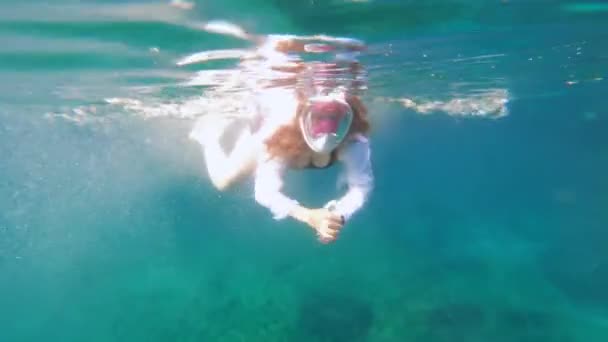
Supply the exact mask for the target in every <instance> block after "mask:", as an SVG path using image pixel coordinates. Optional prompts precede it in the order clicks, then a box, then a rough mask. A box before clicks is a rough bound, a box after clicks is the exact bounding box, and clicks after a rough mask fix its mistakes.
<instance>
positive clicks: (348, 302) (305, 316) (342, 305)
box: [296, 293, 374, 342]
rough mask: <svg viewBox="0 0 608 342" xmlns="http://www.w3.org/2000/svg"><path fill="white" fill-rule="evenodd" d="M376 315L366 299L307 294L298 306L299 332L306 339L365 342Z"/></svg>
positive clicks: (297, 329)
mask: <svg viewBox="0 0 608 342" xmlns="http://www.w3.org/2000/svg"><path fill="white" fill-rule="evenodd" d="M373 320H374V315H373V312H372V309H371V307H370V306H369V305H368V304H367V303H365V302H364V301H363V300H361V299H359V298H356V297H352V296H347V295H343V294H336V293H331V294H330V293H313V294H310V295H308V296H305V297H304V298H303V299H302V301H301V302H300V306H299V308H298V318H297V321H296V333H297V335H299V336H300V337H301V338H302V340H303V341H309V342H312V341H324V342H339V341H348V342H354V341H365V339H366V337H367V334H368V332H369V330H370V328H371V326H372V323H373Z"/></svg>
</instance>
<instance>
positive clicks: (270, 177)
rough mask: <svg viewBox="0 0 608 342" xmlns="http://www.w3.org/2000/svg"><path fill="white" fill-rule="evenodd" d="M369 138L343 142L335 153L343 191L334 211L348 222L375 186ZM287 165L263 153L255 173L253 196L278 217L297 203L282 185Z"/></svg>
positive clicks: (359, 136)
mask: <svg viewBox="0 0 608 342" xmlns="http://www.w3.org/2000/svg"><path fill="white" fill-rule="evenodd" d="M370 156H371V153H370V147H369V140H368V139H367V138H366V137H364V136H362V135H357V136H355V137H353V138H351V139H350V140H349V141H347V142H346V145H345V146H343V147H342V148H341V149H340V151H339V152H338V155H337V161H338V162H342V163H343V164H344V169H343V170H344V173H343V175H342V177H341V178H342V179H343V181H344V182H345V183H346V185H347V190H346V193H345V194H344V195H343V196H341V197H339V198H338V199H336V202H337V203H336V206H335V212H336V213H337V214H339V215H342V216H343V217H344V219H345V221H348V220H349V219H350V218H351V217H352V216H353V214H355V213H356V212H357V211H358V210H359V209H360V208H361V207H362V206H363V205H364V204H365V202H366V200H367V198H368V196H369V194H370V192H371V190H372V189H373V185H374V175H373V170H372V165H371V159H370ZM286 167H287V165H285V164H284V163H283V162H282V161H280V160H277V159H269V158H267V156H264V155H263V156H262V157H261V158H260V159H259V160H258V163H257V170H256V172H255V199H256V201H257V202H258V203H260V204H261V205H262V206H264V207H266V208H268V209H269V210H270V211H271V212H272V214H273V217H274V218H275V219H277V220H280V219H283V218H285V217H287V216H288V215H289V213H290V211H291V210H293V209H294V207H295V206H297V205H299V202H298V201H297V200H295V199H292V198H290V197H288V196H286V195H285V194H284V193H283V192H282V191H281V190H282V187H283V178H282V177H283V173H284V172H285V170H286Z"/></svg>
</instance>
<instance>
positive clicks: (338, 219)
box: [306, 208, 344, 243]
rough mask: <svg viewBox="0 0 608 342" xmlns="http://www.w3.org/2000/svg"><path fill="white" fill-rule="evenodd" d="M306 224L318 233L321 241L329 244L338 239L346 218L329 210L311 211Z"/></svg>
mask: <svg viewBox="0 0 608 342" xmlns="http://www.w3.org/2000/svg"><path fill="white" fill-rule="evenodd" d="M307 216H308V217H307V220H306V223H308V225H310V226H311V227H312V228H314V229H315V230H316V231H317V235H318V236H319V241H321V242H323V243H329V242H332V241H334V240H335V239H336V238H337V237H338V233H339V232H340V229H342V227H343V226H344V218H343V217H342V216H340V215H338V214H336V213H334V212H332V211H330V210H329V209H326V208H320V209H310V210H309V212H308V215H307Z"/></svg>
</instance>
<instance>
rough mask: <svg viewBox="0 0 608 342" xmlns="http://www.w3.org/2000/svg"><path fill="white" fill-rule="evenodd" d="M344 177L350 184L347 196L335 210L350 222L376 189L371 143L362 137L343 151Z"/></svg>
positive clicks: (338, 202) (341, 154) (341, 199)
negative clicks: (374, 188)
mask: <svg viewBox="0 0 608 342" xmlns="http://www.w3.org/2000/svg"><path fill="white" fill-rule="evenodd" d="M339 159H340V160H341V161H342V162H343V163H344V167H345V169H344V172H345V173H344V176H345V177H346V179H345V181H346V183H347V184H348V190H347V191H346V194H344V196H342V197H341V198H340V199H338V200H337V203H336V206H335V210H336V212H337V213H339V214H340V215H342V216H343V217H344V220H345V221H348V220H349V219H350V218H351V216H352V215H353V214H354V213H355V212H357V211H358V210H359V209H360V208H361V207H362V206H363V204H365V202H366V201H367V199H368V197H369V194H370V192H371V191H372V189H373V187H374V173H373V169H372V164H371V152H370V147H369V141H368V139H367V138H365V137H363V136H361V137H359V138H357V139H356V140H354V141H353V142H351V143H350V144H349V145H348V146H346V147H345V148H344V150H342V151H341V153H340V156H339Z"/></svg>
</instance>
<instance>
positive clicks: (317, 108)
mask: <svg viewBox="0 0 608 342" xmlns="http://www.w3.org/2000/svg"><path fill="white" fill-rule="evenodd" d="M352 121H353V110H352V108H351V106H350V105H349V104H348V102H346V100H345V99H344V96H336V95H323V96H315V97H312V98H310V99H309V100H308V103H307V107H306V109H305V111H304V113H303V114H302V115H301V116H300V118H299V123H300V129H301V131H302V135H303V136H304V140H305V141H306V143H307V144H308V146H309V147H310V148H311V149H312V150H313V151H315V152H317V153H330V152H332V151H333V150H334V149H335V148H336V147H338V145H340V143H341V142H342V141H343V140H344V138H345V137H346V135H347V134H348V131H349V129H350V125H351V123H352Z"/></svg>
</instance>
